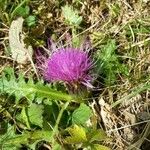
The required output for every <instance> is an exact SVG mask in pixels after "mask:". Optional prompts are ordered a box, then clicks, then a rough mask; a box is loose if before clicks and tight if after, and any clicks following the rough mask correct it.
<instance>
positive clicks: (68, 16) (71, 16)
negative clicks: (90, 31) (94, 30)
mask: <svg viewBox="0 0 150 150" xmlns="http://www.w3.org/2000/svg"><path fill="white" fill-rule="evenodd" d="M62 13H63V15H64V17H65V20H66V22H67V23H68V24H69V25H73V26H78V25H79V24H80V23H81V22H82V17H81V16H79V15H78V11H77V10H73V8H72V7H71V6H68V5H66V6H64V7H62Z"/></svg>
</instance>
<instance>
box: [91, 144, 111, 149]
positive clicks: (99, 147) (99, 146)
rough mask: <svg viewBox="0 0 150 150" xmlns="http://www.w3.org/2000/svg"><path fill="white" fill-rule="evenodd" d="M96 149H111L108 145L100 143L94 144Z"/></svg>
mask: <svg viewBox="0 0 150 150" xmlns="http://www.w3.org/2000/svg"><path fill="white" fill-rule="evenodd" d="M94 150H111V149H110V148H109V147H107V146H103V145H99V144H94Z"/></svg>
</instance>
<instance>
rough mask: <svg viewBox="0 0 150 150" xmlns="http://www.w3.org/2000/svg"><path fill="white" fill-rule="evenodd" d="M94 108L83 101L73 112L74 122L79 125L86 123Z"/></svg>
mask: <svg viewBox="0 0 150 150" xmlns="http://www.w3.org/2000/svg"><path fill="white" fill-rule="evenodd" d="M91 115H92V110H91V109H90V107H88V106H87V105H86V104H84V103H81V104H80V107H79V108H77V109H76V110H75V111H74V112H73V114H72V122H73V123H74V124H77V125H86V121H88V120H89V119H90V117H91Z"/></svg>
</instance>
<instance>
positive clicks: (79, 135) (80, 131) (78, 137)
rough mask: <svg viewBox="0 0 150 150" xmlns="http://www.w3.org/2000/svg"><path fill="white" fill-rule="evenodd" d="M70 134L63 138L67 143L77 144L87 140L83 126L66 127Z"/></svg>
mask: <svg viewBox="0 0 150 150" xmlns="http://www.w3.org/2000/svg"><path fill="white" fill-rule="evenodd" d="M66 130H67V131H68V132H69V134H70V136H68V137H66V138H65V139H64V142H65V143H67V144H78V143H83V142H86V141H87V137H86V133H85V130H84V128H82V127H79V126H77V125H74V126H73V127H70V128H67V129H66Z"/></svg>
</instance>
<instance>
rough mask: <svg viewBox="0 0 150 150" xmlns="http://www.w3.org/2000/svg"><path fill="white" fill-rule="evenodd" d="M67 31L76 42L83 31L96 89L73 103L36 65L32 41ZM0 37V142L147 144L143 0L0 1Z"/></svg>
mask: <svg viewBox="0 0 150 150" xmlns="http://www.w3.org/2000/svg"><path fill="white" fill-rule="evenodd" d="M18 17H22V18H23V25H22V24H21V21H16V20H17V18H18ZM14 21H16V22H15V23H14ZM13 23H14V24H15V25H16V28H17V29H18V30H19V26H21V27H20V31H21V30H23V31H22V33H21V32H20V31H17V29H13V28H12V26H13V25H12V24H13ZM22 26H23V27H22ZM21 28H23V29H21ZM17 32H19V34H18V35H17ZM67 33H70V35H71V37H72V41H73V45H74V46H76V47H78V45H79V43H80V41H82V39H85V38H86V37H89V39H90V42H91V50H90V55H91V57H92V58H93V60H94V62H95V66H94V69H93V70H92V72H93V74H94V79H95V80H94V81H93V86H94V87H95V88H94V89H88V90H87V91H86V92H87V93H88V94H85V93H84V92H85V91H82V90H81V92H83V95H88V96H83V95H76V96H75V97H73V99H74V101H75V102H74V101H72V97H71V95H69V94H68V91H67V90H66V86H64V84H63V83H54V84H48V83H46V82H44V83H43V82H42V81H41V78H42V77H41V76H40V74H39V73H38V70H37V69H36V66H35V62H36V58H35V51H36V50H37V48H39V47H40V48H43V49H46V48H47V38H49V37H51V38H52V39H53V40H54V41H56V42H58V43H60V42H61V41H62V42H61V45H65V44H67V42H68V41H66V40H65V35H66V34H67ZM22 37H24V39H23V41H22V42H21V40H20V39H21V38H22ZM0 39H1V41H0V74H1V79H0V91H1V96H0V136H1V139H0V149H4V150H9V149H14V150H18V149H38V150H39V149H45V150H48V149H49V150H50V149H58V150H61V149H83V148H89V149H92V150H93V149H95V150H102V149H104V150H105V149H106V150H107V149H109V148H110V149H116V150H126V149H130V150H140V149H141V150H148V149H149V147H150V112H149V111H150V44H149V43H150V1H149V0H139V1H136V0H133V1H127V0H118V1H110V0H102V1H90V0H85V1H82V0H72V1H63V0H61V1H59V0H56V1H54V0H52V1H50V0H44V1H42V0H41V1H40V0H39V1H36V0H32V1H30V0H14V1H10V0H2V1H1V2H0ZM17 39H19V40H20V41H19V42H17ZM24 44H25V45H26V46H25V48H24ZM29 45H30V46H31V47H32V49H31V50H32V53H30V52H29V51H30V48H29V47H28V46H29ZM18 47H19V48H18ZM13 49H14V51H13ZM18 49H19V51H21V58H20V59H19V58H17V59H15V58H16V55H15V54H16V53H17V50H18ZM20 62H21V63H20ZM21 73H22V75H20V74H21ZM70 99H71V100H70ZM77 99H81V100H80V101H77ZM60 100H66V101H67V102H66V103H65V102H64V101H60Z"/></svg>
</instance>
